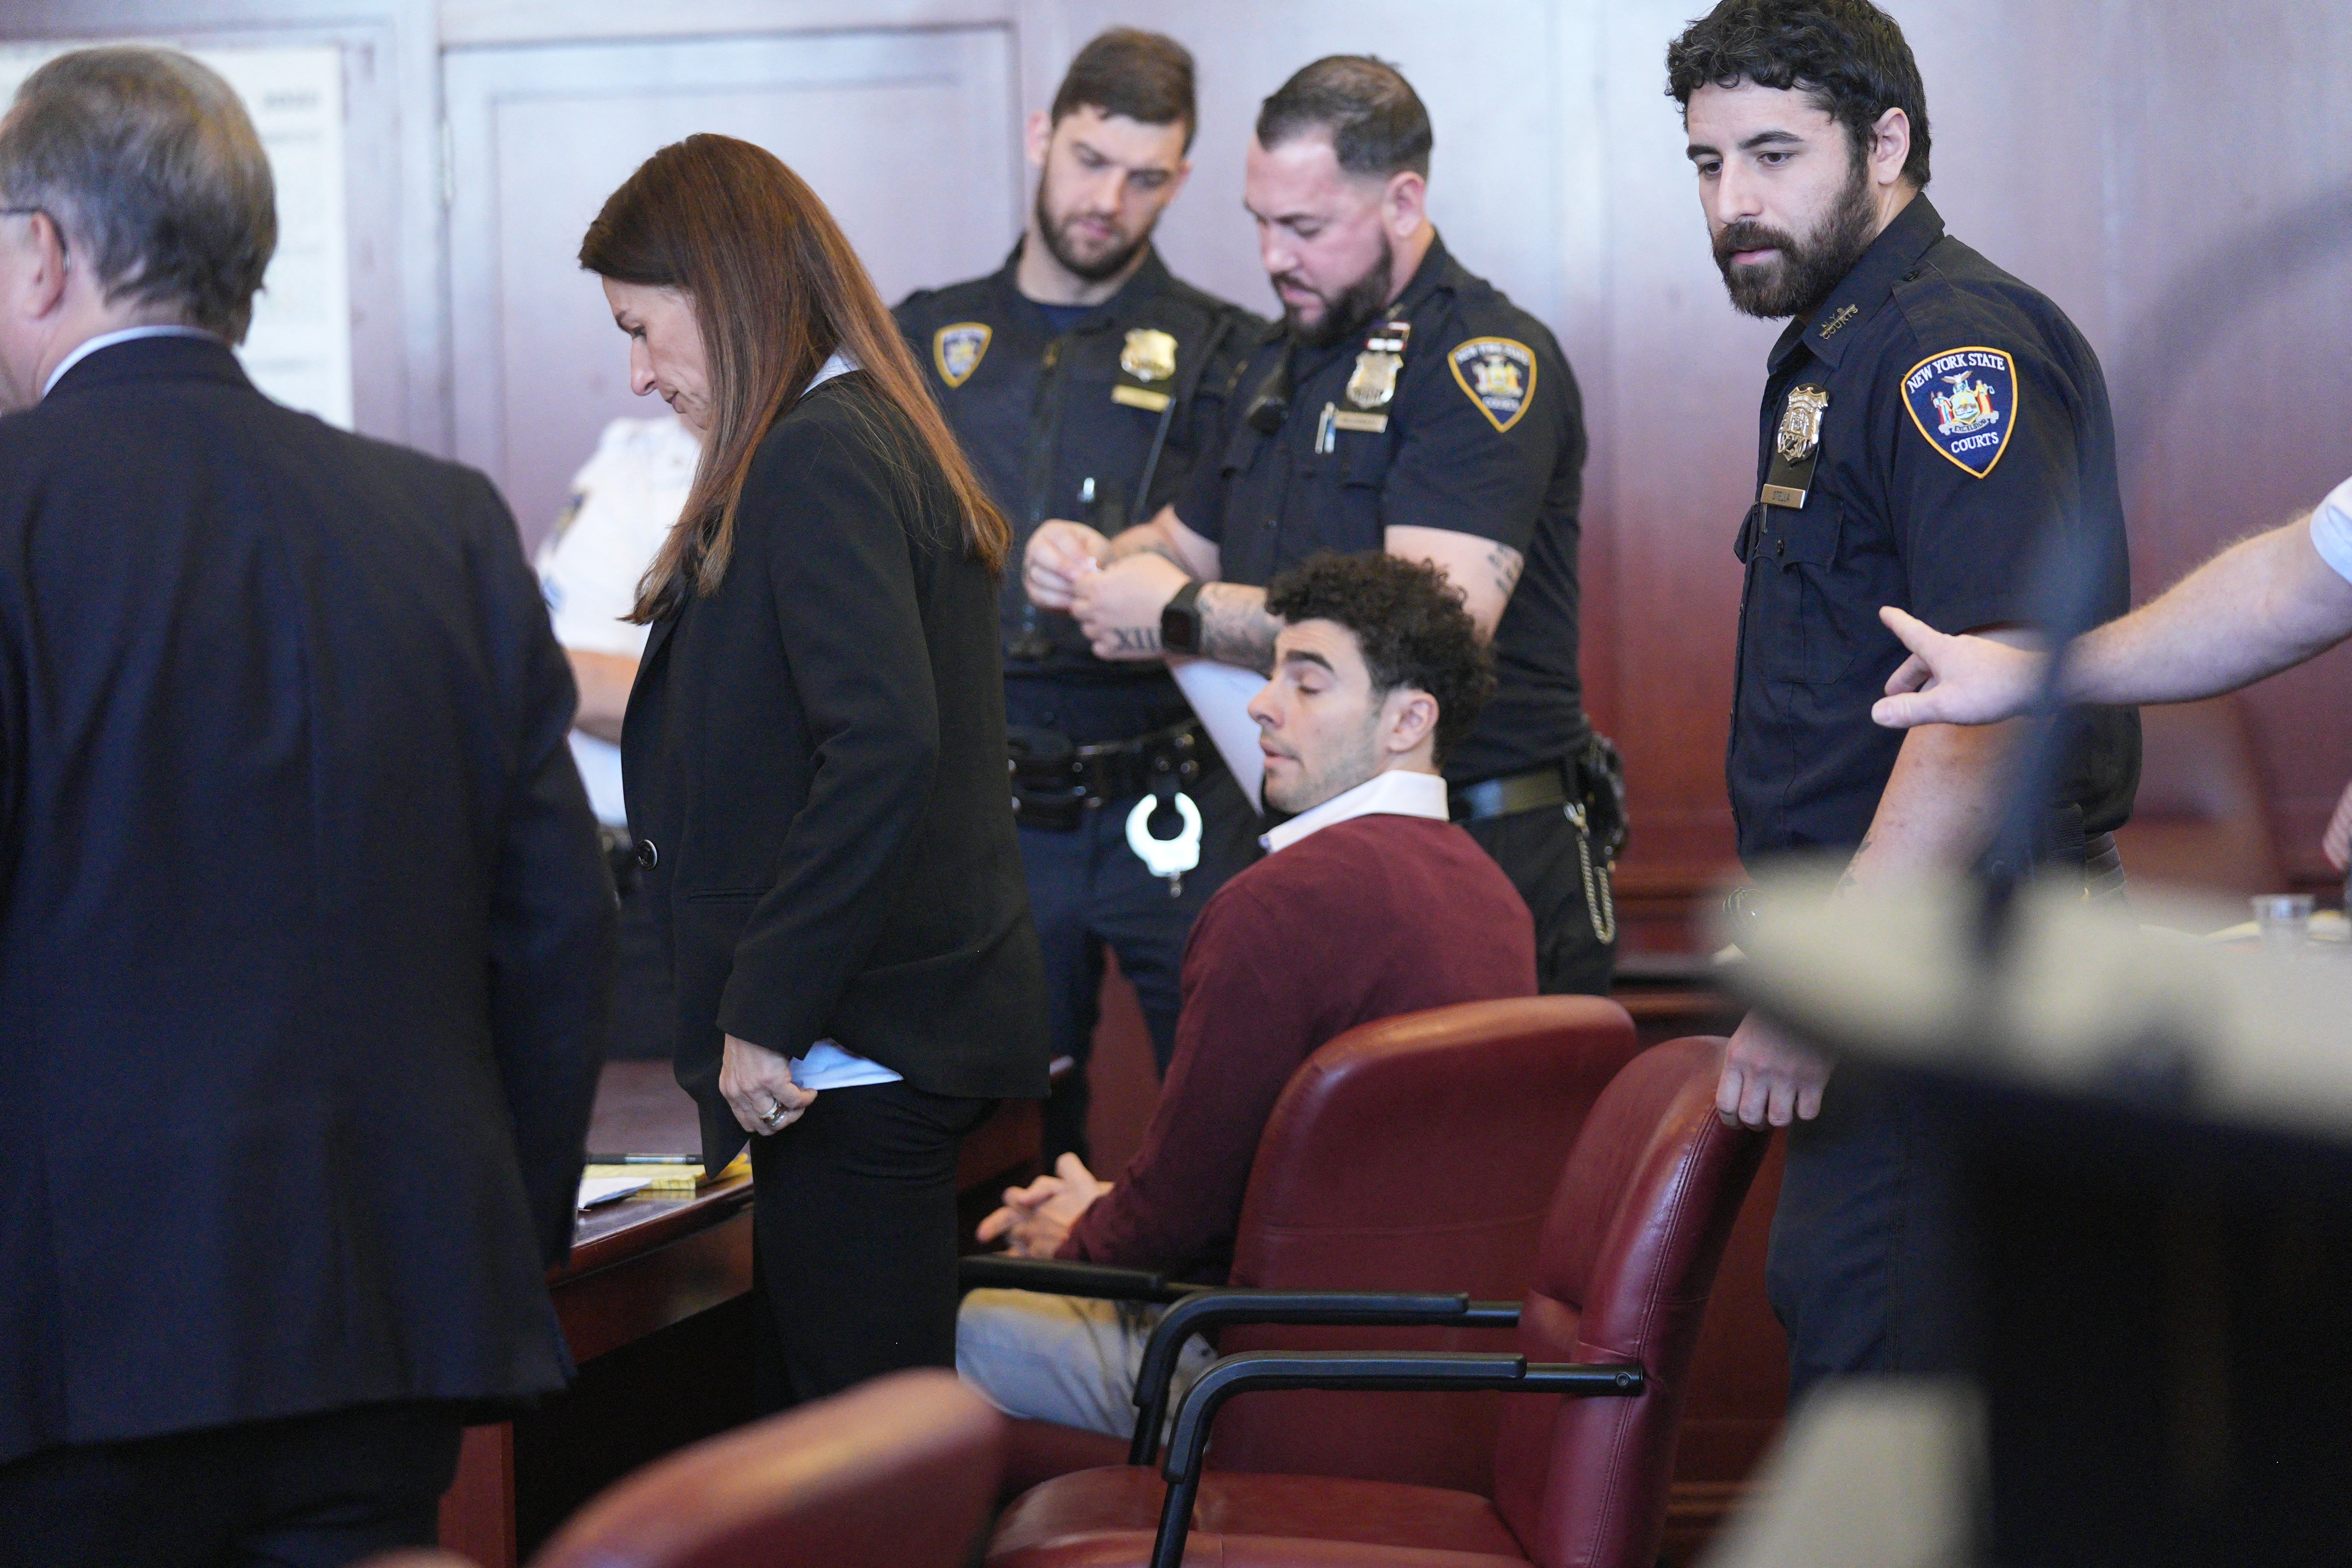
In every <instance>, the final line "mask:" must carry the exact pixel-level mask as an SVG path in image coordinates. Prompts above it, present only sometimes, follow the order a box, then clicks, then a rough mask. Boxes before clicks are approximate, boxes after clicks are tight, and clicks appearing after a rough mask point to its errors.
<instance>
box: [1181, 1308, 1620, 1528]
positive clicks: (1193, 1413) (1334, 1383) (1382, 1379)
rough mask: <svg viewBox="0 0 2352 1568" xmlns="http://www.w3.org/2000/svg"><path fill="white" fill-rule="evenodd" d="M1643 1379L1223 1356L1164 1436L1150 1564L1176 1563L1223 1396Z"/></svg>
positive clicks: (1595, 1386)
mask: <svg viewBox="0 0 2352 1568" xmlns="http://www.w3.org/2000/svg"><path fill="white" fill-rule="evenodd" d="M1646 1382H1647V1378H1646V1375H1645V1373H1643V1369H1642V1366H1641V1363H1638V1362H1530V1361H1528V1358H1527V1357H1525V1356H1523V1355H1484V1354H1478V1353H1475V1352H1450V1353H1448V1352H1440V1353H1433V1354H1427V1355H1420V1354H1414V1353H1412V1352H1350V1351H1250V1352H1244V1353H1243V1354H1241V1355H1229V1356H1225V1357H1223V1358H1222V1359H1221V1360H1219V1361H1218V1362H1216V1363H1214V1364H1213V1365H1212V1366H1211V1367H1210V1368H1209V1370H1208V1371H1206V1372H1204V1373H1202V1374H1201V1381H1200V1382H1198V1383H1196V1384H1193V1385H1192V1392H1191V1393H1189V1394H1186V1395H1185V1396H1184V1406H1183V1408H1182V1409H1181V1410H1180V1411H1179V1412H1178V1413H1177V1415H1176V1431H1175V1434H1174V1436H1171V1438H1170V1439H1169V1442H1168V1463H1167V1465H1166V1467H1165V1468H1163V1469H1162V1470H1161V1472H1160V1473H1161V1474H1162V1475H1163V1476H1164V1477H1166V1478H1167V1480H1168V1496H1167V1500H1166V1501H1165V1502H1163V1503H1162V1504H1161V1506H1160V1534H1159V1537H1158V1539H1157V1540H1155V1541H1154V1542H1153V1543H1152V1548H1151V1568H1182V1564H1183V1562H1184V1538H1185V1536H1186V1535H1187V1534H1188V1533H1189V1532H1190V1531H1191V1530H1192V1504H1193V1502H1194V1501H1195V1500H1197V1499H1198V1498H1199V1496H1200V1491H1201V1464H1202V1458H1203V1457H1204V1456H1205V1454H1206V1452H1207V1449H1208V1447H1209V1426H1210V1424H1211V1423H1213V1421H1215V1420H1216V1418H1217V1412H1218V1410H1219V1409H1220V1408H1222V1407H1223V1405H1224V1403H1225V1401H1226V1400H1228V1399H1231V1398H1232V1397H1233V1396H1234V1394H1247V1393H1253V1392H1257V1391H1262V1390H1266V1389H1279V1388H1327V1389H1339V1390H1347V1389H1370V1390H1382V1391H1392V1390H1404V1391H1408V1392H1438V1391H1444V1390H1462V1389H1489V1388H1491V1389H1496V1390H1499V1391H1501V1392H1503V1393H1506V1394H1570V1395H1574V1396H1580V1397H1585V1398H1594V1397H1612V1396H1613V1397H1618V1398H1625V1397H1630V1396H1632V1395H1633V1394H1640V1393H1641V1392H1642V1391H1643V1387H1644V1386H1645V1385H1646Z"/></svg>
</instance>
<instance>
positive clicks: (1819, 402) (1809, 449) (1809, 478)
mask: <svg viewBox="0 0 2352 1568" xmlns="http://www.w3.org/2000/svg"><path fill="white" fill-rule="evenodd" d="M1829 406H1830V395H1829V393H1828V391H1827V390H1826V389H1825V388H1822V387H1818V386H1812V385H1804V386H1792V387H1790V389H1789V396H1788V400H1787V401H1786V402H1784V403H1783V404H1781V405H1780V433H1779V434H1778V435H1777V436H1775V437H1773V438H1772V473H1771V477H1770V478H1769V479H1766V480H1765V482H1764V488H1763V489H1762V490H1761V491H1760V492H1759V494H1758V496H1757V499H1758V500H1761V501H1762V502H1763V503H1764V504H1765V505H1767V506H1785V507H1788V508H1790V509H1791V510H1794V509H1795V508H1798V507H1801V506H1803V505H1804V504H1805V497H1806V495H1807V493H1808V492H1810V491H1811V489H1812V488H1813V465H1814V464H1815V463H1816V462H1818V461H1820V459H1821V455H1822V416H1823V415H1824V414H1827V413H1828V412H1829Z"/></svg>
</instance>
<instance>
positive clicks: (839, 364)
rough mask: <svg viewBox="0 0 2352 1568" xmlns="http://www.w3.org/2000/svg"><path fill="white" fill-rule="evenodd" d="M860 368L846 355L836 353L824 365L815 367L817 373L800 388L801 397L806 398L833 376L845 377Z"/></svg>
mask: <svg viewBox="0 0 2352 1568" xmlns="http://www.w3.org/2000/svg"><path fill="white" fill-rule="evenodd" d="M860 368H862V367H861V366H860V365H859V364H858V363H857V362H856V360H854V359H851V358H850V357H849V356H848V355H847V354H844V353H836V354H835V355H834V356H833V357H832V358H831V359H829V360H827V361H825V362H824V364H822V365H820V366H818V367H817V373H816V374H814V375H813V376H811V377H809V384H807V385H806V386H803V387H802V388H801V395H802V396H803V397H806V396H807V395H809V394H810V393H812V392H814V391H815V390H816V389H817V388H818V387H820V386H823V385H824V384H825V383H826V382H828V381H831V380H832V379H833V378H834V377H835V376H836V375H847V374H849V373H850V372H851V371H853V370H857V369H860Z"/></svg>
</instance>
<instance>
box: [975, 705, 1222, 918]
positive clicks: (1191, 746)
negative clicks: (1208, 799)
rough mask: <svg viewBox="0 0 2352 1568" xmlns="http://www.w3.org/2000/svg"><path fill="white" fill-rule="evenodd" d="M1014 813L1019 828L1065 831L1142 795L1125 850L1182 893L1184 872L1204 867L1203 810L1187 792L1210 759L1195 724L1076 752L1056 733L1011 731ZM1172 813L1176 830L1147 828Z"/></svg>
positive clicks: (1016, 728) (1172, 892) (1078, 748)
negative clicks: (1117, 803) (1169, 832)
mask: <svg viewBox="0 0 2352 1568" xmlns="http://www.w3.org/2000/svg"><path fill="white" fill-rule="evenodd" d="M1005 739H1006V742H1007V747H1008V750H1009V752H1010V753H1011V754H1010V756H1009V757H1008V758H1007V760H1006V763H1005V766H1006V768H1007V769H1008V771H1009V772H1010V773H1011V774H1012V784H1013V811H1014V814H1015V815H1016V816H1018V818H1019V819H1020V822H1021V825H1022V826H1024V827H1038V828H1044V829H1046V830H1048V831H1053V832H1064V833H1066V832H1070V831H1072V830H1074V829H1076V827H1077V826H1079V825H1080V824H1081V823H1083V822H1084V821H1085V820H1086V814H1087V812H1089V811H1097V810H1100V809H1101V808H1102V806H1103V805H1104V804H1105V803H1106V802H1108V801H1113V800H1118V799H1122V798H1124V797H1125V796H1127V795H1133V794H1136V793H1138V792H1139V791H1141V792H1142V793H1143V798H1142V799H1141V800H1139V801H1137V802H1136V803H1135V809H1134V810H1132V811H1130V812H1129V813H1128V815H1127V845H1128V847H1129V848H1130V849H1132V850H1133V851H1135V856H1136V858H1137V859H1139V860H1141V861H1142V862H1143V865H1144V868H1145V869H1146V870H1148V871H1150V873H1151V874H1152V875H1153V876H1155V877H1158V878H1160V879H1163V880H1165V881H1166V882H1167V884H1168V896H1169V897H1170V898H1171V899H1175V898H1181V897H1183V894H1184V873H1185V872H1187V871H1190V870H1192V868H1194V867H1196V866H1198V865H1200V863H1201V808H1200V806H1199V805H1197V804H1195V803H1194V801H1193V799H1192V796H1191V795H1186V794H1185V793H1184V786H1185V785H1186V784H1191V783H1192V782H1193V781H1194V780H1195V779H1197V778H1199V777H1200V776H1201V772H1202V766H1203V763H1204V759H1205V758H1207V757H1208V756H1210V755H1211V754H1212V753H1210V752H1209V750H1208V740H1207V737H1206V736H1205V734H1203V732H1202V729H1201V726H1200V724H1199V722H1198V721H1195V720H1190V719H1188V720H1186V721H1183V722H1181V723H1179V724H1171V725H1169V726H1168V727H1167V728H1165V729H1162V730H1154V731H1151V732H1150V734H1146V735H1139V736H1137V737H1135V738H1134V739H1133V740H1129V741H1112V742H1104V743H1102V744H1099V745H1085V746H1080V745H1076V744H1074V743H1072V742H1071V740H1070V738H1069V737H1068V736H1067V735H1065V734H1063V733H1062V732H1060V731H1056V730H1040V729H1034V728H1030V727H1028V726H1025V725H1013V726H1011V727H1009V728H1008V729H1007V730H1006V731H1005ZM1171 811H1172V812H1173V813H1174V815H1175V816H1176V818H1177V827H1176V831H1175V832H1174V833H1173V834H1172V835H1171V836H1169V837H1160V835H1158V834H1156V833H1154V832H1153V831H1152V823H1153V822H1154V820H1155V819H1158V818H1160V816H1161V814H1162V813H1166V812H1171Z"/></svg>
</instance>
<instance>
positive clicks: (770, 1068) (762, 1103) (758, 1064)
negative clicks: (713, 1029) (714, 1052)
mask: <svg viewBox="0 0 2352 1568" xmlns="http://www.w3.org/2000/svg"><path fill="white" fill-rule="evenodd" d="M719 1095H720V1097H721V1098H722V1099H724V1100H726V1101H727V1109H728V1110H731V1111H733V1112H734V1113H735V1120H736V1121H737V1123H738V1124H740V1126H741V1127H742V1129H743V1131H746V1132H750V1133H752V1134H754V1135H756V1136H758V1137H761V1138H765V1137H767V1136H769V1135H770V1134H771V1133H776V1132H781V1131H783V1130H784V1129H785V1128H787V1127H790V1126H791V1125H792V1124H793V1122H795V1121H799V1120H800V1119H801V1114H802V1112H803V1111H805V1110H808V1108H809V1107H810V1106H812V1105H814V1104H815V1103H816V1090H814V1089H803V1088H802V1087H801V1086H800V1085H798V1084H796V1083H794V1082H793V1063H792V1058H790V1057H783V1056H779V1055H777V1054H776V1053H775V1052H774V1051H772V1050H770V1049H768V1047H765V1046H755V1045H753V1044H752V1043H751V1041H749V1040H739V1039H737V1038H736V1037H734V1036H732V1035H730V1036H728V1037H727V1054H726V1055H725V1056H724V1057H723V1058H720V1060H719ZM779 1110H781V1111H782V1114H781V1115H777V1114H774V1113H775V1112H777V1111H779ZM827 1114H828V1115H830V1114H831V1112H827Z"/></svg>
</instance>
